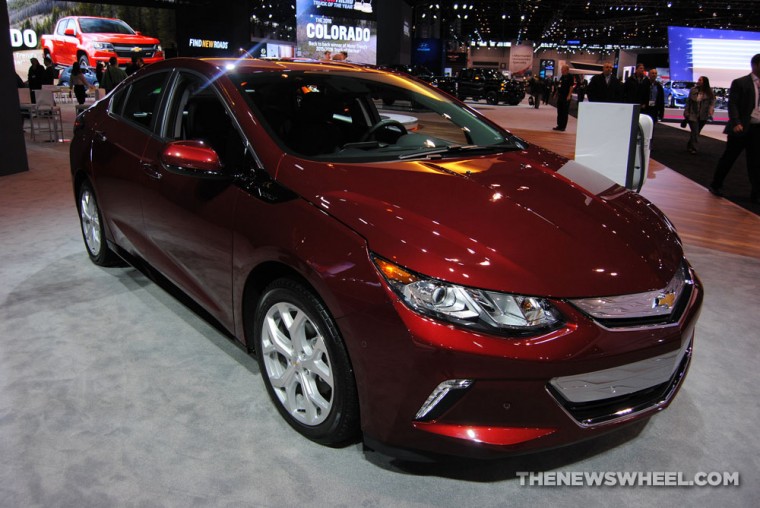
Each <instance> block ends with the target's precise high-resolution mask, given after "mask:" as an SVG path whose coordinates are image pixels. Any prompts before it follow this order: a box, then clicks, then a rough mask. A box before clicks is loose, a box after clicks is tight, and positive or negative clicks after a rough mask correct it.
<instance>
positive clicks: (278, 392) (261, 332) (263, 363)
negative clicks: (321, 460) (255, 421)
mask: <svg viewBox="0 0 760 508" xmlns="http://www.w3.org/2000/svg"><path fill="white" fill-rule="evenodd" d="M254 326H255V328H254V329H255V330H256V336H255V349H256V353H257V357H258V362H259V369H260V370H261V375H262V378H263V379H264V384H265V385H266V388H267V392H269V396H270V397H271V398H272V401H273V402H274V404H275V406H276V407H277V410H278V411H279V412H280V414H281V415H282V417H283V418H284V419H285V420H286V421H287V422H288V424H290V426H291V427H293V428H294V429H295V430H297V431H298V432H299V433H301V434H303V435H304V436H306V437H307V438H309V439H311V440H312V441H315V442H317V443H321V444H325V445H329V446H338V445H341V444H344V443H346V442H348V441H349V440H351V439H352V438H353V437H354V436H355V435H356V433H357V431H358V428H359V403H358V400H357V393H356V385H355V382H354V377H353V371H352V368H351V363H350V361H349V358H348V353H347V352H346V349H345V346H344V344H343V340H342V339H341V337H340V334H339V333H338V329H337V326H336V325H335V322H334V321H333V319H332V317H331V316H330V314H329V313H328V312H327V309H326V308H325V306H324V305H323V304H322V302H321V301H320V300H319V299H318V298H317V297H316V296H315V295H314V294H313V293H312V292H311V291H310V290H308V289H307V288H306V287H304V286H303V285H301V284H299V283H297V282H295V281H293V280H290V279H279V280H276V281H275V282H273V283H272V284H270V285H269V286H268V287H267V288H266V289H265V290H264V293H263V296H262V298H261V300H260V301H259V304H258V306H257V308H256V317H255V325H254Z"/></svg>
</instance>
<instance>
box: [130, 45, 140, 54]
mask: <svg viewBox="0 0 760 508" xmlns="http://www.w3.org/2000/svg"><path fill="white" fill-rule="evenodd" d="M140 51H142V49H141V48H138V47H137V46H135V47H134V48H132V52H134V53H139V52H140Z"/></svg>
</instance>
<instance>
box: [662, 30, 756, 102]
mask: <svg viewBox="0 0 760 508" xmlns="http://www.w3.org/2000/svg"><path fill="white" fill-rule="evenodd" d="M668 49H669V53H670V55H669V56H670V79H671V80H673V81H697V79H699V77H700V76H707V77H708V78H709V79H710V84H711V85H712V86H714V87H721V88H728V87H729V86H731V81H733V80H734V79H736V78H738V77H740V76H744V75H746V74H749V72H750V63H749V62H750V60H751V59H752V56H753V55H755V54H757V53H760V32H745V31H739V30H717V29H707V28H693V27H681V26H670V27H668Z"/></svg>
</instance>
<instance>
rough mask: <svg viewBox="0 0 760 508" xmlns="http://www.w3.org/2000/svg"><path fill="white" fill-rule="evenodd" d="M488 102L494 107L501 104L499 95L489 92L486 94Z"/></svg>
mask: <svg viewBox="0 0 760 508" xmlns="http://www.w3.org/2000/svg"><path fill="white" fill-rule="evenodd" d="M486 102H487V103H488V104H490V105H492V106H495V105H496V104H498V103H499V96H498V94H497V93H496V92H493V91H491V92H488V93H487V94H486Z"/></svg>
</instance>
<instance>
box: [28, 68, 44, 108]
mask: <svg viewBox="0 0 760 508" xmlns="http://www.w3.org/2000/svg"><path fill="white" fill-rule="evenodd" d="M29 62H31V64H32V66H31V67H29V72H28V73H27V80H28V83H29V90H31V96H32V102H33V103H35V102H37V100H36V98H35V97H34V91H35V90H42V83H43V81H44V80H45V68H44V67H43V66H41V65H40V61H39V60H37V59H36V58H32V59H30V60H29Z"/></svg>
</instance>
